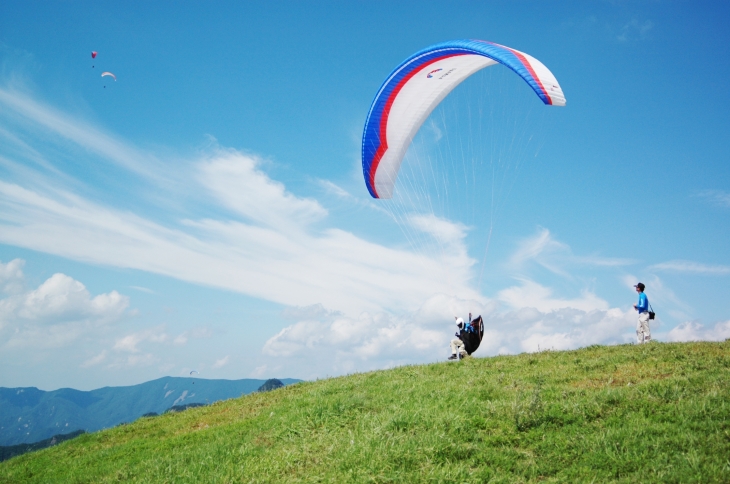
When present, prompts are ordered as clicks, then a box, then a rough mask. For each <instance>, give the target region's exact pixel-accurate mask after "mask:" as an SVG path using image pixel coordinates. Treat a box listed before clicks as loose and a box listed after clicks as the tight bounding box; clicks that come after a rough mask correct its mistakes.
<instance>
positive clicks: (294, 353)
mask: <svg viewBox="0 0 730 484" xmlns="http://www.w3.org/2000/svg"><path fill="white" fill-rule="evenodd" d="M532 284H534V283H532ZM523 287H525V286H523ZM541 301H542V302H544V304H539V305H540V306H541V307H543V309H541V310H538V309H536V308H534V307H532V308H531V307H516V308H515V309H509V308H504V307H500V305H499V304H498V303H497V302H496V301H489V302H487V303H480V302H478V301H467V300H460V299H457V298H453V297H449V296H445V295H437V296H434V297H432V298H430V299H429V300H428V301H426V302H425V303H424V304H423V305H422V306H421V308H419V309H418V311H415V312H413V313H411V314H409V315H407V316H404V317H396V316H392V315H388V314H384V313H378V314H367V313H365V314H363V315H362V316H361V317H360V318H350V317H347V316H342V315H326V314H320V315H319V317H316V318H312V319H307V320H301V321H298V322H296V323H294V324H291V325H289V326H287V327H286V328H284V329H283V330H281V331H280V332H279V333H278V334H277V335H275V336H274V337H272V338H270V339H269V340H268V341H267V342H266V344H265V345H264V348H263V354H264V356H265V357H268V358H270V360H268V361H269V363H267V364H266V365H262V366H261V367H259V368H257V370H256V372H255V375H254V376H262V375H264V374H270V373H271V371H272V369H271V368H269V367H268V366H267V365H268V364H271V365H272V366H273V365H274V364H275V365H276V366H277V370H276V371H278V372H279V373H281V374H287V375H293V376H296V377H299V378H312V377H316V376H321V375H323V374H330V375H337V374H344V373H350V372H355V371H366V370H371V369H376V368H384V367H390V366H395V365H402V364H409V363H424V362H429V361H439V360H443V359H444V358H445V357H446V356H447V355H448V353H449V350H448V344H449V341H450V340H451V339H452V338H453V333H454V332H455V331H456V326H454V324H453V321H454V319H453V318H454V315H461V316H463V317H466V314H467V313H468V312H470V311H471V312H472V313H473V315H474V316H476V315H478V314H481V315H482V316H483V318H484V322H485V334H484V339H483V341H482V344H481V346H480V348H479V350H477V352H476V353H475V355H476V356H486V355H495V354H511V353H521V352H524V351H528V352H532V351H539V350H545V349H554V350H564V349H572V348H578V347H581V346H587V345H591V344H617V343H626V342H631V341H633V338H634V337H635V335H634V328H635V325H636V314H635V312H634V311H633V310H626V311H623V310H621V309H618V308H608V307H607V304H606V303H605V302H603V301H601V300H600V299H597V298H595V296H593V297H586V298H584V299H579V300H551V299H549V298H548V297H546V293H545V292H542V293H541ZM571 305H572V306H571ZM575 305H581V306H583V308H584V309H579V308H576V307H574V306H575ZM305 362H306V365H305V364H304V363H305Z"/></svg>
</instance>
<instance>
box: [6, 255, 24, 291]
mask: <svg viewBox="0 0 730 484" xmlns="http://www.w3.org/2000/svg"><path fill="white" fill-rule="evenodd" d="M24 265H25V261H24V260H21V259H13V260H11V261H10V262H8V263H7V264H3V263H2V261H0V292H3V293H6V294H15V293H18V292H21V291H22V290H23V285H24V277H23V266H24Z"/></svg>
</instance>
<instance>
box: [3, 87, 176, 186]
mask: <svg viewBox="0 0 730 484" xmlns="http://www.w3.org/2000/svg"><path fill="white" fill-rule="evenodd" d="M0 105H2V106H4V108H5V109H7V110H12V111H13V112H15V113H16V114H17V115H19V116H22V117H23V118H25V119H26V121H29V122H31V123H33V124H34V125H35V126H36V127H38V128H44V129H45V130H47V131H48V132H50V133H52V134H54V135H56V136H58V137H60V138H63V139H66V140H68V141H71V142H73V143H75V144H77V145H78V146H81V147H83V148H84V149H87V150H89V151H92V152H94V153H96V154H97V155H99V156H100V158H101V159H104V160H108V161H111V162H113V163H116V164H118V165H119V166H121V167H123V168H125V169H127V170H130V171H132V172H135V173H137V174H140V175H143V176H145V177H150V178H153V179H156V180H158V181H161V180H163V179H165V178H167V177H163V176H162V175H161V174H162V173H163V170H164V168H165V167H164V166H162V165H161V163H160V161H159V160H158V159H157V158H156V157H154V156H152V155H150V154H149V153H145V152H143V151H140V150H137V149H135V148H133V147H131V146H129V145H128V144H126V143H124V142H122V141H120V140H118V139H116V138H115V137H113V136H111V135H109V134H107V133H106V132H104V131H103V130H100V129H98V128H96V127H94V126H92V125H90V124H88V123H86V122H84V121H81V120H78V119H74V118H72V117H70V116H69V115H67V114H64V113H62V112H59V111H57V110H55V109H53V108H51V107H49V106H47V105H44V104H41V103H39V102H36V101H35V100H34V99H32V98H31V97H29V96H27V95H26V94H24V93H22V92H21V91H17V90H8V89H4V88H0Z"/></svg>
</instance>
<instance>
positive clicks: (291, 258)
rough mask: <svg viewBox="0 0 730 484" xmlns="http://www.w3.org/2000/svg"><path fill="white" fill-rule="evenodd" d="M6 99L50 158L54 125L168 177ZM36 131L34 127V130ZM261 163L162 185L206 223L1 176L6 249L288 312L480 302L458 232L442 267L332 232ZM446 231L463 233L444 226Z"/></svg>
mask: <svg viewBox="0 0 730 484" xmlns="http://www.w3.org/2000/svg"><path fill="white" fill-rule="evenodd" d="M0 104H2V105H5V106H8V107H9V108H10V109H12V110H13V111H14V112H17V113H18V114H19V115H22V116H23V117H24V119H25V122H26V123H27V122H31V123H35V124H36V125H38V126H39V127H40V128H42V129H41V131H40V132H39V133H36V137H37V140H38V143H37V145H38V146H43V145H44V144H48V143H51V144H50V148H49V149H50V150H51V151H53V150H55V149H56V148H58V149H62V147H59V146H57V145H56V144H54V143H56V141H54V140H55V138H53V137H49V138H46V137H44V136H43V132H44V130H45V131H47V130H51V131H53V132H54V133H57V134H58V135H59V136H61V137H63V138H64V139H69V140H71V141H73V142H74V143H78V144H79V145H80V146H83V147H84V148H85V149H87V150H90V151H92V152H93V153H96V155H98V156H99V157H100V158H102V159H104V160H106V161H109V162H111V163H114V164H116V165H118V166H120V167H123V168H124V169H127V170H131V171H133V172H134V173H137V174H138V175H140V176H142V177H147V178H149V179H156V177H159V176H162V175H161V174H162V173H163V172H164V171H165V170H163V169H162V167H163V165H165V162H163V161H160V158H159V157H157V156H156V155H154V154H150V153H146V152H144V151H142V150H139V149H138V148H136V147H133V146H131V145H129V144H128V143H124V142H122V141H120V140H118V139H116V138H114V137H112V136H110V135H108V134H105V133H104V132H103V131H102V130H99V129H96V128H94V127H93V126H90V125H88V124H86V123H83V122H80V121H77V120H75V119H73V118H71V117H69V116H66V115H64V114H63V113H59V112H57V111H55V110H53V109H51V108H48V107H47V106H44V105H42V104H41V103H38V102H36V101H34V100H32V99H31V98H29V97H27V96H22V95H19V94H17V93H14V92H10V91H7V90H0ZM40 128H39V129H40ZM32 132H33V130H32V129H28V133H29V135H30V134H32ZM37 145H36V144H34V146H37ZM263 165H264V162H263V161H262V160H261V159H260V158H258V157H256V156H252V155H246V154H242V153H239V152H237V151H234V150H226V149H220V148H213V149H211V150H210V151H209V152H207V153H203V154H200V155H199V156H198V158H197V159H196V160H194V161H191V162H190V163H189V166H188V168H189V169H188V168H185V167H182V168H181V169H179V170H176V172H177V173H178V174H177V175H176V176H177V177H178V179H177V180H176V181H175V189H174V190H175V191H174V193H173V192H171V193H169V194H168V195H167V196H165V195H164V193H165V191H166V190H168V189H170V184H169V183H162V184H160V185H159V186H156V193H157V194H158V196H159V197H160V198H166V199H174V200H184V199H185V197H186V196H188V195H189V196H190V197H193V198H191V199H190V201H189V202H184V201H182V202H180V203H179V205H180V206H184V205H185V204H186V203H188V204H193V203H192V202H193V201H194V202H196V203H195V204H197V202H201V203H204V204H206V205H205V207H204V210H198V211H202V212H204V213H206V215H207V218H199V217H194V216H192V213H195V212H196V211H192V213H190V215H189V216H188V217H187V218H186V217H185V216H183V217H182V219H180V218H178V217H179V216H178V213H177V212H174V211H173V212H165V207H159V206H154V207H149V208H150V210H146V208H147V207H144V205H142V207H141V208H140V207H139V206H138V207H137V209H136V210H135V211H131V210H129V209H121V208H116V205H120V206H126V204H125V200H126V197H124V196H123V195H120V196H119V197H117V198H116V199H115V198H114V192H113V190H112V191H110V192H109V193H107V194H106V198H105V199H106V200H107V203H101V202H99V201H98V200H92V199H91V198H89V197H84V196H81V195H79V194H78V193H79V191H78V190H76V189H75V188H74V186H69V187H64V185H63V184H56V185H54V186H51V185H46V186H41V185H30V184H26V179H25V178H21V179H20V180H17V181H7V180H5V181H0V242H2V243H6V244H10V245H15V246H19V247H26V248H31V249H33V250H38V251H42V252H46V253H51V254H56V255H59V256H62V257H67V258H71V259H74V260H79V261H86V262H92V263H98V264H104V265H109V266H116V267H126V268H134V269H140V270H144V271H149V272H154V273H158V274H163V275H166V276H170V277H175V278H178V279H181V280H184V281H189V282H193V283H197V284H205V285H210V286H214V287H221V288H225V289H229V290H234V291H238V292H241V293H244V294H248V295H251V296H253V297H257V298H262V299H266V300H269V301H275V302H279V303H282V304H286V305H290V306H308V305H311V304H318V303H321V304H323V305H325V306H326V307H327V308H328V309H332V310H341V311H348V312H351V313H352V314H357V313H358V312H360V311H363V310H376V309H382V308H389V309H393V310H400V309H404V308H409V307H410V308H412V307H416V306H417V305H418V304H420V303H421V302H422V301H423V300H425V299H426V298H428V297H429V296H430V295H432V294H435V293H439V292H447V293H459V294H465V295H467V296H474V297H476V292H475V290H474V289H473V288H472V287H471V286H470V284H469V280H470V279H471V278H472V273H471V266H472V263H473V261H471V259H469V258H468V257H466V256H465V254H466V249H465V247H464V246H463V243H461V242H460V239H459V234H458V233H452V234H449V233H446V232H444V230H440V232H439V234H440V235H441V236H448V238H449V241H450V244H449V245H448V247H447V248H446V250H445V252H443V253H442V254H441V255H439V257H443V258H446V260H447V261H448V264H444V261H443V260H441V259H435V258H432V257H429V256H427V255H423V254H420V253H414V252H410V251H408V250H405V249H394V248H389V247H386V246H383V245H380V244H376V243H373V242H369V241H367V240H364V239H362V238H360V237H357V236H355V235H354V234H352V233H350V232H348V231H345V230H341V229H339V228H334V227H330V228H327V227H326V219H327V215H328V211H327V209H326V208H325V207H323V206H322V205H321V204H320V203H319V202H318V201H317V200H314V199H311V198H304V197H300V196H297V195H295V194H294V193H292V192H291V191H290V190H288V189H287V187H285V186H284V185H283V184H282V183H281V182H278V181H276V180H273V179H271V178H270V177H269V176H268V175H267V174H266V173H265V171H264V170H263ZM168 171H169V170H168ZM76 183H82V182H81V181H80V180H77V182H76ZM182 186H184V187H187V188H186V189H184V190H182V189H180V187H182ZM139 203H144V201H141V202H139ZM148 213H154V214H155V219H154V220H153V219H152V218H150V217H149V216H148ZM163 221H165V222H163ZM313 224H315V225H316V227H315V226H314V225H313ZM439 227H440V228H442V229H443V228H450V229H453V228H454V227H455V226H448V224H446V221H444V223H443V224H440V225H439ZM457 232H458V231H457ZM445 271H448V273H449V274H448V277H446V275H445V274H444V272H445Z"/></svg>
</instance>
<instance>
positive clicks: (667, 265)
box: [649, 260, 730, 275]
mask: <svg viewBox="0 0 730 484" xmlns="http://www.w3.org/2000/svg"><path fill="white" fill-rule="evenodd" d="M649 269H650V270H655V271H663V272H679V273H691V274H706V275H725V274H730V266H724V265H719V264H715V265H709V264H702V263H699V262H692V261H688V260H670V261H667V262H662V263H659V264H654V265H652V266H650V267H649Z"/></svg>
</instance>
